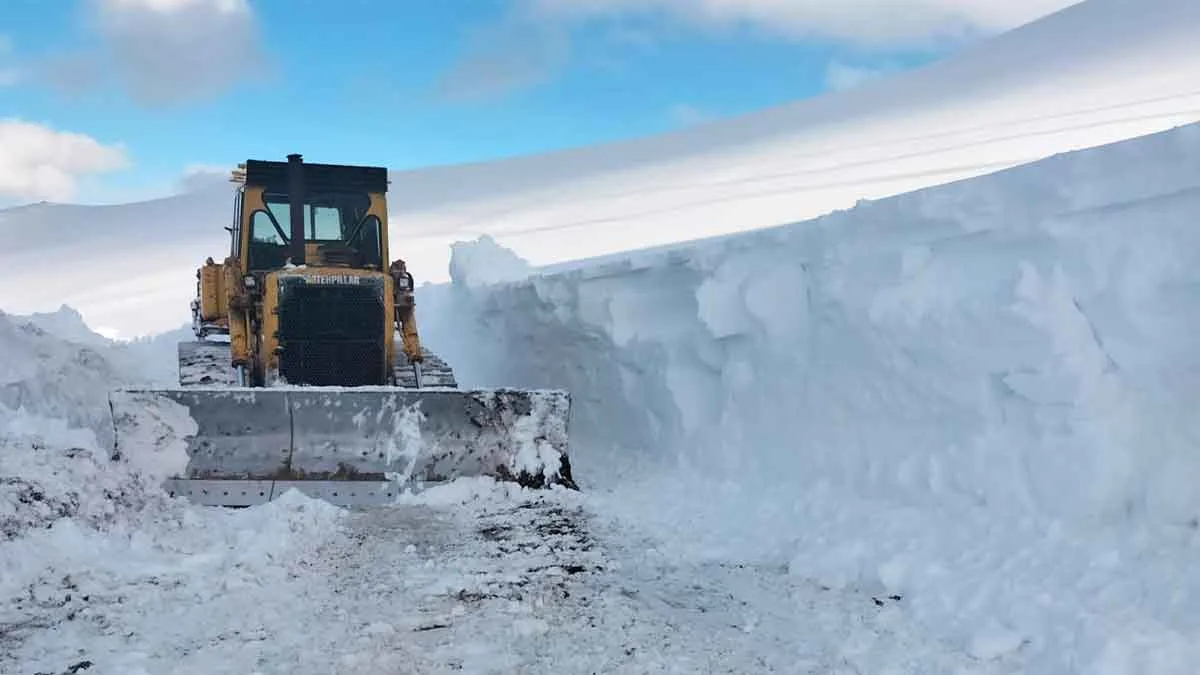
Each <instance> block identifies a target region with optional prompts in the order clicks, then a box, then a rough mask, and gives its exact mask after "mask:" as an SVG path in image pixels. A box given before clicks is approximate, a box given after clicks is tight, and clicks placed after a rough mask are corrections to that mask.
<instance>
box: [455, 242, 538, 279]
mask: <svg viewBox="0 0 1200 675" xmlns="http://www.w3.org/2000/svg"><path fill="white" fill-rule="evenodd" d="M450 251H451V253H450V278H451V280H453V282H454V283H456V284H461V285H463V286H467V287H475V286H486V285H489V284H501V283H511V282H516V281H522V280H524V279H527V278H529V276H530V275H532V274H533V272H534V268H533V267H532V266H531V265H530V264H529V263H528V262H527V261H526V260H525V259H524V258H521V257H520V256H518V255H517V254H516V253H515V252H513V251H512V250H511V249H508V248H505V247H503V246H501V245H500V244H498V243H496V240H495V239H493V238H492V237H491V235H487V234H485V235H483V236H481V237H479V238H478V239H476V240H474V241H470V242H455V243H454V244H452V245H451V246H450Z"/></svg>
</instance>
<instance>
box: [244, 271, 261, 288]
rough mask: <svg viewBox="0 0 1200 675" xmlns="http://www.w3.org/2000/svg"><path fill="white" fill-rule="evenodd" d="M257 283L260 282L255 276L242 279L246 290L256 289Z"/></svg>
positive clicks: (248, 275)
mask: <svg viewBox="0 0 1200 675" xmlns="http://www.w3.org/2000/svg"><path fill="white" fill-rule="evenodd" d="M257 283H258V282H257V281H255V280H254V276H253V275H250V274H247V275H246V276H244V277H242V284H243V285H244V286H245V287H246V288H254V286H255V284H257Z"/></svg>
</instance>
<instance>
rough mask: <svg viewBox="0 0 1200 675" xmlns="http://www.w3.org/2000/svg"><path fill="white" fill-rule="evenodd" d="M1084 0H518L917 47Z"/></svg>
mask: <svg viewBox="0 0 1200 675" xmlns="http://www.w3.org/2000/svg"><path fill="white" fill-rule="evenodd" d="M1079 1H1080V0H970V1H969V2H965V1H964V0H838V1H837V2H830V1H829V0H736V1H731V0H520V2H521V3H522V4H523V7H524V8H525V10H524V11H525V12H526V13H529V14H533V15H538V16H542V17H548V18H553V19H559V20H574V21H578V20H589V19H594V18H597V17H603V16H614V15H620V16H626V17H627V16H631V15H637V14H644V15H657V16H660V17H665V18H668V19H673V20H677V21H682V22H686V23H689V24H692V25H694V26H697V27H704V28H727V27H739V26H741V27H749V28H753V29H754V30H756V31H760V32H764V33H768V34H772V35H775V36H779V37H784V38H799V39H811V38H824V39H830V40H837V41H845V42H850V43H854V44H858V45H867V46H871V47H884V48H895V47H912V46H920V45H924V44H928V43H930V42H935V41H939V40H944V39H959V38H962V37H965V36H969V35H976V34H989V33H996V32H999V31H1003V30H1007V29H1010V28H1013V27H1015V26H1018V25H1021V24H1024V23H1027V22H1029V21H1032V20H1035V19H1038V18H1040V17H1042V16H1045V15H1047V14H1050V13H1052V12H1055V11H1058V10H1060V9H1063V8H1064V7H1068V6H1070V5H1073V4H1076V3H1078V2H1079Z"/></svg>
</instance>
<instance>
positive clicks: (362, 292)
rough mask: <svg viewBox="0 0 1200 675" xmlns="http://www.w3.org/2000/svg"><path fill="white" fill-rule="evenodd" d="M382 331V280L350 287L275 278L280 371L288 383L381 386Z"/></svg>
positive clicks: (383, 363)
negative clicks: (278, 282) (277, 300)
mask: <svg viewBox="0 0 1200 675" xmlns="http://www.w3.org/2000/svg"><path fill="white" fill-rule="evenodd" d="M387 330H388V321H387V316H386V315H385V314H384V305H383V282H382V280H380V281H378V282H373V281H364V282H363V283H361V284H354V285H342V284H329V285H326V284H314V283H308V282H306V281H305V280H303V279H298V278H290V279H289V278H284V279H281V280H280V288H279V346H280V348H281V350H282V353H281V354H280V357H279V372H280V375H282V376H283V378H284V379H285V380H286V381H287V382H288V383H290V384H307V385H313V386H338V385H340V386H348V387H353V386H362V385H373V384H386V377H387V365H386V359H385V351H384V344H385V343H384V339H385V335H386V334H387Z"/></svg>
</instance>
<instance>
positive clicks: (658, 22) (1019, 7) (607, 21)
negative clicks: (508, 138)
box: [438, 0, 1080, 100]
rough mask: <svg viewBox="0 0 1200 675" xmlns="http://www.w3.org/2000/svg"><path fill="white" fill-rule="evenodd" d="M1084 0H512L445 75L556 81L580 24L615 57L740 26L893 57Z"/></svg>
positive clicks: (847, 79)
mask: <svg viewBox="0 0 1200 675" xmlns="http://www.w3.org/2000/svg"><path fill="white" fill-rule="evenodd" d="M1079 1H1080V0H970V1H969V2H967V1H965V0H837V1H836V2H833V1H830V0H510V6H509V12H508V14H507V15H506V16H505V18H504V19H503V20H502V21H500V22H498V23H497V24H494V25H491V26H486V27H483V28H481V29H479V31H478V32H477V33H476V34H475V35H473V36H472V38H471V40H470V41H469V44H468V45H467V49H466V55H465V56H464V57H463V58H462V59H461V60H460V61H459V62H457V63H456V64H455V65H454V66H453V67H452V68H451V69H450V71H449V72H447V73H446V75H445V76H444V77H443V78H442V79H441V80H440V81H439V85H438V90H439V93H440V94H441V95H442V97H443V98H445V99H450V100H473V99H474V100H477V99H485V98H491V97H497V96H503V95H507V94H511V93H513V92H516V91H519V90H521V89H526V88H530V87H534V86H537V85H540V84H543V83H546V82H550V81H552V80H553V79H554V78H555V77H556V76H558V75H559V74H560V73H561V71H562V70H563V69H565V67H566V66H567V65H569V63H570V59H571V58H572V56H573V54H572V51H573V50H572V44H571V39H570V38H571V35H572V34H573V32H574V31H575V30H576V29H579V28H581V27H587V26H602V27H603V29H604V30H605V31H606V33H607V35H608V38H609V39H608V41H607V49H608V53H606V54H605V55H603V57H596V56H595V55H593V60H598V61H600V62H602V63H607V64H619V63H622V60H621V58H620V57H619V55H620V53H621V52H626V53H633V52H639V51H643V52H644V51H646V50H648V49H651V48H653V47H654V46H655V45H656V44H657V40H658V33H657V32H656V31H672V32H674V33H677V32H678V31H679V30H691V31H699V32H704V33H714V34H716V33H724V32H729V31H735V30H736V31H742V32H743V35H742V36H743V37H748V38H750V39H772V40H789V41H806V40H822V41H826V42H831V43H834V44H838V45H842V46H845V47H847V48H850V49H853V50H855V51H856V52H859V53H864V52H866V53H877V54H879V53H889V52H895V51H903V50H909V49H924V48H930V47H934V46H944V45H946V44H954V43H957V42H961V41H963V40H966V39H973V38H978V37H981V36H987V35H992V34H995V33H999V32H1002V31H1005V30H1008V29H1011V28H1014V27H1017V26H1019V25H1022V24H1025V23H1028V22H1030V21H1034V20H1036V19H1038V18H1041V17H1043V16H1045V15H1047V14H1050V13H1053V12H1055V11H1058V10H1061V9H1063V8H1066V7H1069V6H1071V5H1074V4H1077V3H1078V2H1079ZM869 74H870V73H868V72H867V70H866V69H863V68H861V67H851V66H847V67H845V68H840V69H837V71H836V72H831V73H830V81H829V84H830V85H832V86H836V87H845V86H851V85H856V84H859V83H861V81H862V78H863V77H865V76H867V75H869Z"/></svg>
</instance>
